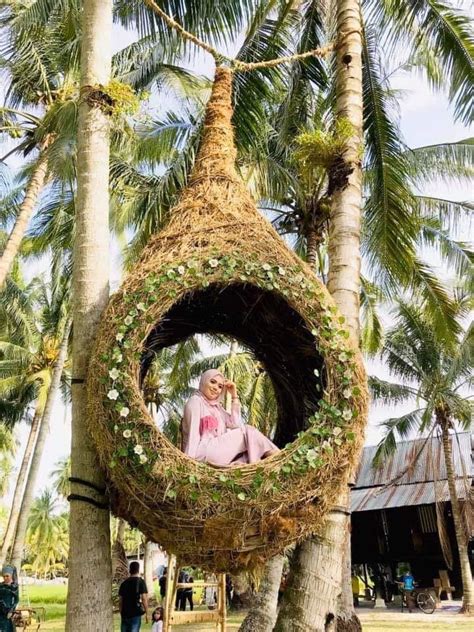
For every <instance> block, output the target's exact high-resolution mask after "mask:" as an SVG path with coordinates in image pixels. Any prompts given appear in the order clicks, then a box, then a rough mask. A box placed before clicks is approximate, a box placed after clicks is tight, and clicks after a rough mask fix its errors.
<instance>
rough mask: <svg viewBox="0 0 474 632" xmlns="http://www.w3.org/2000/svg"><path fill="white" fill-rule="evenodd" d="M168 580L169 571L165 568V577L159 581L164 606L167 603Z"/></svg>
mask: <svg viewBox="0 0 474 632" xmlns="http://www.w3.org/2000/svg"><path fill="white" fill-rule="evenodd" d="M167 579H168V569H167V568H165V570H164V571H163V575H162V576H161V577H160V579H159V580H158V584H159V585H160V597H161V603H162V604H163V603H164V602H165V597H166V581H167Z"/></svg>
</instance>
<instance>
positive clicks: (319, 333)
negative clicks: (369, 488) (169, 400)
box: [88, 68, 367, 572]
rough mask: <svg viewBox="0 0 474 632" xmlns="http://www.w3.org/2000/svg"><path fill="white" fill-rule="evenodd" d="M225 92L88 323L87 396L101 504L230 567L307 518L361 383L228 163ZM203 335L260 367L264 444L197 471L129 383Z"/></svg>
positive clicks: (220, 76)
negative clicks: (171, 191) (268, 448)
mask: <svg viewBox="0 0 474 632" xmlns="http://www.w3.org/2000/svg"><path fill="white" fill-rule="evenodd" d="M231 88H232V73H231V71H230V70H228V69H225V68H218V69H217V71H216V79H215V83H214V87H213V91H212V95H211V99H210V101H209V104H208V108H207V113H206V120H205V125H204V131H203V138H202V142H201V146H200V149H199V153H198V156H197V159H196V163H195V166H194V169H193V172H192V174H191V176H190V180H189V184H188V186H187V188H186V189H185V190H184V191H183V193H182V195H181V197H180V200H179V202H178V203H177V205H176V207H175V208H174V209H173V211H172V213H171V219H170V222H169V224H168V225H167V227H166V228H165V229H164V230H163V231H162V232H160V234H158V235H156V236H154V237H153V238H152V239H151V240H150V243H149V244H148V245H147V247H146V249H145V251H144V253H143V256H142V258H141V261H140V262H139V264H138V265H137V266H136V268H135V269H134V270H133V272H132V273H131V274H130V275H129V276H128V278H127V279H126V280H125V282H124V284H123V286H122V288H121V289H120V291H119V292H117V293H116V294H115V295H114V296H113V297H112V299H111V301H110V304H109V307H108V309H107V311H106V313H105V315H104V317H103V319H102V323H101V327H100V331H99V334H98V339H97V343H96V348H95V351H94V354H93V359H92V362H91V366H90V368H89V378H88V398H89V421H90V425H89V427H90V432H91V434H92V436H93V438H94V440H95V442H96V444H97V448H98V453H99V456H100V459H101V463H102V466H103V467H105V468H106V470H107V473H108V477H109V480H110V489H111V497H112V505H113V510H114V512H115V513H116V514H117V515H119V516H121V517H123V518H125V519H126V520H128V521H129V522H130V523H131V524H132V525H136V526H138V527H139V528H140V530H141V531H142V532H143V533H144V534H145V535H146V536H147V537H148V538H150V539H151V540H152V541H154V542H158V543H159V544H161V545H162V546H164V547H165V548H166V550H168V551H169V552H173V553H175V554H177V555H178V557H179V558H180V560H181V561H182V563H187V564H195V565H199V566H202V567H204V568H209V569H212V570H216V571H229V570H232V571H233V572H236V571H237V570H239V569H245V568H251V567H254V566H255V565H257V564H260V563H262V562H264V561H265V560H266V559H268V558H269V557H271V556H273V555H275V554H276V553H278V552H280V551H282V550H283V549H284V548H285V547H287V546H288V545H289V544H291V543H293V542H295V541H298V540H301V539H302V538H304V537H306V536H307V535H309V534H310V533H315V532H317V531H318V530H320V529H321V528H322V525H323V520H324V515H325V514H326V512H327V511H328V509H329V508H330V506H331V503H332V502H334V501H335V498H336V496H337V494H338V493H339V491H340V489H341V486H343V485H346V484H347V479H348V475H349V472H350V470H351V467H352V466H353V465H354V461H355V459H356V458H357V454H358V451H359V449H360V446H361V442H362V440H363V430H364V426H365V420H366V413H367V390H366V383H365V374H364V371H363V368H362V362H361V359H360V357H359V354H358V351H357V350H356V348H355V346H354V345H353V344H352V342H351V340H350V337H349V333H348V331H347V329H346V328H345V325H344V322H343V321H344V319H343V318H342V317H340V316H339V314H338V312H337V309H336V308H335V306H334V304H333V301H332V299H331V297H330V296H329V294H328V292H327V291H326V289H325V288H324V287H323V286H322V285H321V283H320V282H319V281H318V279H317V278H316V277H315V275H314V274H313V272H312V271H311V269H310V268H309V267H308V266H307V265H306V264H305V263H303V262H302V261H301V260H300V259H299V258H298V257H297V256H296V255H295V253H293V252H292V251H291V250H290V249H289V248H288V247H287V246H286V244H285V243H284V241H283V240H282V239H281V238H280V237H279V236H278V235H277V233H276V232H275V230H274V229H273V227H272V226H271V224H270V223H269V222H268V221H267V220H266V219H264V218H263V217H262V216H261V215H260V214H259V212H258V210H257V208H256V205H255V202H254V200H253V199H252V197H251V196H250V194H249V192H248V191H247V189H246V187H245V185H244V183H243V182H242V180H241V178H240V177H239V175H238V174H237V172H236V168H235V159H236V150H235V145H234V140H233V130H232V125H231V117H232V107H231ZM204 332H208V333H223V334H227V335H230V336H233V337H235V338H236V339H238V340H239V341H240V342H241V343H242V344H244V345H245V346H247V347H248V348H250V349H251V350H252V351H253V352H254V353H255V355H256V356H257V358H258V359H259V360H260V361H261V362H262V364H263V366H264V367H265V369H266V370H267V371H268V373H269V375H270V377H271V379H272V383H273V385H274V389H275V395H276V399H277V402H278V409H279V413H278V430H277V433H276V437H275V441H276V442H277V444H278V445H279V446H280V447H282V448H283V449H282V450H281V452H280V453H278V454H277V455H274V456H272V457H270V458H267V459H265V460H263V461H261V462H260V463H257V464H252V465H244V466H241V467H232V468H213V467H211V466H209V465H207V464H203V463H198V462H196V461H194V460H191V459H189V458H188V457H186V456H185V455H184V454H183V453H182V452H181V451H180V450H179V449H178V448H176V447H175V446H173V445H172V444H171V443H170V442H169V441H168V440H167V439H166V437H164V436H163V434H162V433H161V432H160V431H159V429H158V428H157V427H156V424H155V422H154V421H153V419H152V417H151V416H150V414H149V412H148V410H147V408H146V406H145V403H144V401H143V396H142V390H141V388H142V384H143V380H144V378H145V375H146V371H147V368H148V367H149V365H150V362H151V361H152V359H153V357H154V354H155V353H157V352H158V351H159V350H160V349H162V348H164V347H168V346H170V345H173V344H176V343H177V342H179V341H180V340H183V339H185V338H187V337H188V336H191V335H193V334H195V333H204Z"/></svg>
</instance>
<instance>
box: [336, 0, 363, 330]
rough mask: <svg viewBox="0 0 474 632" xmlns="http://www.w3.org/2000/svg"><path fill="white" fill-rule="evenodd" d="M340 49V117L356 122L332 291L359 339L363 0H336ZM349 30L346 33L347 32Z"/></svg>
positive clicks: (342, 189) (341, 191)
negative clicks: (361, 1)
mask: <svg viewBox="0 0 474 632" xmlns="http://www.w3.org/2000/svg"><path fill="white" fill-rule="evenodd" d="M336 5H337V33H338V37H339V42H340V43H339V48H338V52H337V79H336V94H337V97H336V99H337V101H336V116H337V118H338V119H340V118H345V119H347V120H348V121H349V123H350V124H351V126H352V130H353V134H352V137H351V139H349V141H348V143H347V146H346V151H345V153H344V156H343V159H344V163H345V166H346V167H347V168H348V170H349V172H350V175H349V177H348V179H347V181H344V182H340V183H339V186H338V187H337V188H336V189H335V191H334V192H333V194H332V205H331V216H330V225H329V274H328V290H329V292H330V293H331V294H332V296H333V297H334V300H335V301H336V304H337V306H338V307H339V310H340V312H341V313H342V314H343V315H344V316H345V318H346V322H347V324H348V326H349V328H350V330H351V332H352V333H353V337H354V340H356V341H357V342H358V341H359V327H360V324H359V307H360V304H359V301H360V224H361V207H362V164H361V148H362V134H363V103H362V35H361V32H362V25H361V13H360V0H336ZM346 34H347V35H346Z"/></svg>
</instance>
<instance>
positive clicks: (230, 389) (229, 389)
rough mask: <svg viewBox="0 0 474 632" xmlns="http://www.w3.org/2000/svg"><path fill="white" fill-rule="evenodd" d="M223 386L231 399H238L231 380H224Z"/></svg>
mask: <svg viewBox="0 0 474 632" xmlns="http://www.w3.org/2000/svg"><path fill="white" fill-rule="evenodd" d="M224 386H225V388H226V390H227V392H228V393H230V396H231V397H232V399H237V398H238V395H237V386H236V385H235V382H232V381H231V380H225V382H224Z"/></svg>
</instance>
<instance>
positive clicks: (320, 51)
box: [143, 0, 335, 72]
mask: <svg viewBox="0 0 474 632" xmlns="http://www.w3.org/2000/svg"><path fill="white" fill-rule="evenodd" d="M143 1H144V3H145V4H146V5H147V6H148V7H149V8H150V9H152V10H153V11H154V12H155V13H156V14H158V15H159V16H160V17H161V18H162V19H163V20H164V21H165V22H166V24H167V25H168V26H169V27H170V28H172V29H174V30H175V31H176V32H178V33H179V34H180V35H181V36H182V37H183V38H184V39H186V40H188V41H189V42H192V43H193V44H195V45H196V46H199V48H202V49H203V50H205V51H207V52H208V53H209V54H210V55H212V56H213V57H214V59H215V60H216V63H217V64H218V65H220V64H222V62H227V63H228V64H229V65H230V66H231V68H234V69H235V70H239V71H241V72H250V71H252V70H257V69H259V68H273V67H275V66H279V65H280V64H287V63H290V62H293V61H299V60H302V59H307V58H308V57H321V58H322V57H327V55H329V53H331V52H332V51H333V50H334V49H335V45H334V44H332V43H330V44H328V45H327V46H323V47H321V48H313V49H312V50H308V51H306V52H305V53H296V54H295V55H287V56H286V57H277V58H275V59H269V60H267V61H256V62H245V61H240V60H239V59H233V58H232V57H228V56H227V55H223V54H222V53H220V52H219V51H218V50H216V49H215V48H213V47H212V46H211V45H210V44H207V43H206V42H204V41H203V40H201V39H199V38H198V37H196V36H195V35H193V34H192V33H190V32H189V31H186V29H185V28H183V27H182V26H181V24H179V22H176V20H175V19H174V18H172V17H171V16H170V15H168V14H167V13H165V11H163V9H161V8H160V7H159V6H158V5H157V4H156V2H155V1H154V0H143Z"/></svg>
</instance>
